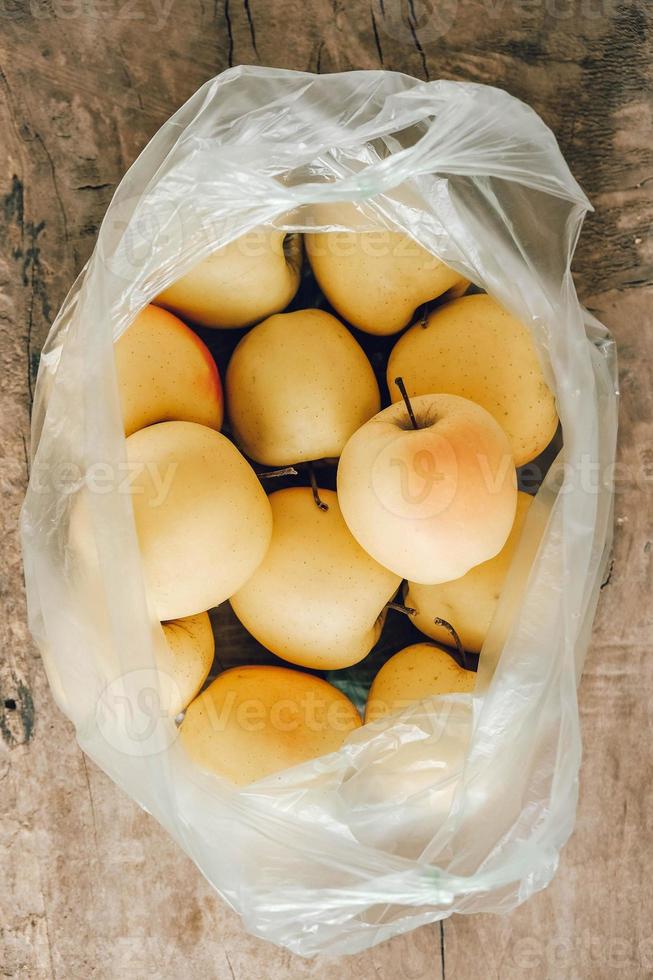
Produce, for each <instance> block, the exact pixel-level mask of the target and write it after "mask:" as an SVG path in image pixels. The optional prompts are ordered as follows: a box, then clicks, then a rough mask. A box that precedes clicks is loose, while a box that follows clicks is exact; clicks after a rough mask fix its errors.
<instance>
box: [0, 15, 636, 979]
mask: <svg viewBox="0 0 653 980" xmlns="http://www.w3.org/2000/svg"><path fill="white" fill-rule="evenodd" d="M432 6H433V3H432V2H431V0H428V2H427V0H408V4H407V5H406V4H400V3H399V0H385V2H384V0H371V2H370V0H365V2H363V0H349V2H348V3H345V2H343V0H303V2H300V0H242V2H241V0H216V2H215V4H213V3H205V2H204V0H178V2H177V4H175V5H173V3H172V0H31V2H30V3H28V2H27V0H3V2H2V3H1V4H0V24H1V26H2V33H1V36H0V88H1V92H2V95H1V98H0V119H1V124H2V130H1V132H2V146H1V149H0V154H1V158H2V168H1V170H0V197H1V198H2V206H1V207H0V234H1V236H2V244H3V247H2V253H1V258H0V331H1V336H2V348H1V350H2V360H1V362H0V363H1V368H2V394H1V396H0V398H1V402H0V405H1V418H0V425H1V431H2V455H3V469H2V487H3V506H2V512H1V513H0V523H1V530H2V542H3V551H2V556H3V575H2V585H1V596H0V602H1V603H2V612H1V614H0V629H1V630H2V640H3V642H2V651H3V657H2V664H1V665H0V735H1V736H2V737H1V739H0V788H1V793H2V795H1V797H0V799H1V801H2V811H3V819H2V829H1V843H2V858H1V860H2V864H3V872H2V880H3V887H2V891H1V897H0V929H1V930H2V932H3V939H2V943H1V946H2V953H0V955H1V956H2V957H3V960H4V961H3V964H2V966H3V969H2V975H3V976H9V977H16V978H20V980H37V978H42V977H43V978H46V977H47V978H50V977H56V978H61V980H73V978H78V977H79V978H84V980H89V978H92V977H102V978H104V977H107V978H113V977H116V978H117V977H120V978H123V977H127V978H131V977H134V978H138V980H140V978H144V977H150V976H151V977H157V978H168V977H170V978H172V977H183V978H184V980H193V978H195V977H197V978H200V977H202V978H206V977H212V978H214V977H215V978H218V980H282V978H283V980H286V978H293V980H299V978H311V977H312V978H318V977H319V978H320V980H331V978H334V980H335V978H339V980H372V978H376V980H426V978H428V980H436V978H441V977H444V976H446V977H447V978H448V980H449V978H456V980H468V978H470V980H471V978H483V980H493V978H500V980H512V978H515V980H517V978H519V980H521V978H524V977H525V978H541V980H545V978H546V980H567V978H568V980H572V978H573V980H576V978H584V980H585V978H587V980H614V978H618V977H624V978H628V980H632V978H636V977H650V976H653V916H652V915H651V908H652V906H653V887H652V885H651V872H652V871H653V866H652V860H651V839H652V838H651V835H652V832H653V818H652V816H651V814H653V792H652V789H651V786H652V780H651V768H650V766H651V755H650V739H651V715H650V707H649V705H650V701H651V698H652V697H653V657H652V656H651V650H650V646H651V639H652V636H653V630H652V625H653V612H652V611H651V608H652V607H651V602H650V599H651V590H652V587H653V551H652V549H651V540H652V539H653V503H652V501H653V495H652V494H651V488H652V481H653V448H651V447H652V446H653V395H652V387H651V352H652V344H653V340H652V334H651V328H652V326H653V324H652V323H651V299H652V298H653V289H652V288H651V279H652V275H651V238H650V228H651V222H652V217H653V215H652V210H653V205H652V199H651V193H650V190H651V186H653V183H652V181H653V177H652V173H653V171H652V169H651V151H650V147H651V126H650V119H651V101H650V88H649V87H648V86H650V81H651V69H650V67H649V60H650V52H648V51H647V48H646V46H645V40H644V31H645V27H646V23H645V10H646V3H645V2H644V0H642V2H639V3H638V2H620V0H543V2H541V3H526V2H518V0H507V2H505V3H500V2H495V0H483V2H476V0H459V2H458V3H456V2H455V0H444V2H440V3H438V4H437V9H436V13H435V14H434V13H430V12H429V10H430V7H432ZM647 55H648V56H649V57H648V58H647ZM252 62H255V63H256V62H257V63H260V64H268V65H280V66H284V67H288V68H298V69H307V70H313V71H316V70H317V71H321V72H331V71H340V70H346V69H349V68H376V67H379V66H383V67H385V68H388V69H398V70H402V71H405V72H408V73H411V74H415V75H418V76H420V77H429V78H437V77H446V78H453V79H469V80H473V81H480V82H490V83H493V84H496V85H499V86H502V87H504V88H506V89H508V90H509V91H510V92H512V93H513V94H515V95H517V96H519V97H521V98H523V99H525V100H526V101H528V102H530V103H531V104H532V105H533V106H534V107H535V108H536V109H537V110H538V111H539V112H540V113H541V115H542V116H543V117H544V119H545V120H546V121H547V122H548V123H549V125H550V126H551V127H552V128H553V130H554V131H555V133H556V134H557V136H558V139H559V141H560V144H561V146H562V149H563V151H564V153H565V154H566V156H567V159H568V160H569V162H570V164H571V167H572V170H573V171H574V173H575V174H576V176H577V177H578V179H579V180H580V183H581V184H582V186H583V187H584V189H585V190H586V191H587V192H588V194H589V196H590V198H591V199H592V201H593V203H594V205H595V208H596V212H595V214H593V215H592V216H591V217H590V218H589V219H588V221H587V223H586V227H585V230H584V233H583V237H582V240H581V242H580V246H579V248H578V253H577V259H576V278H577V283H578V288H579V292H580V295H581V298H582V299H583V301H584V302H585V303H586V305H588V306H589V307H590V308H591V309H592V310H594V311H595V312H596V313H597V315H598V316H599V317H600V318H601V319H602V320H604V322H605V323H607V324H608V326H609V327H610V328H611V329H612V330H613V331H614V333H615V335H616V337H617V340H618V342H619V352H620V358H621V379H622V394H623V400H622V411H621V445H620V469H619V471H618V474H617V475H618V490H619V492H618V495H617V500H616V518H617V528H616V542H615V563H614V570H613V573H612V577H611V580H610V583H609V585H608V586H607V587H606V589H605V590H604V593H603V597H602V601H601V605H600V610H599V615H598V619H597V623H596V629H595V633H594V640H593V644H592V648H591V651H590V654H589V656H588V660H587V666H586V671H585V676H584V679H583V682H582V687H581V714H582V721H583V733H584V744H585V758H584V762H583V770H582V779H581V801H580V808H579V814H578V823H577V827H576V832H575V834H574V836H573V839H572V840H571V842H570V844H569V845H568V846H567V848H566V849H565V851H564V853H563V855H562V861H561V867H560V870H559V873H558V875H557V878H556V879H555V881H554V883H553V884H552V885H551V887H550V888H549V889H548V890H547V891H545V892H544V893H541V894H539V895H538V896H536V897H535V898H534V899H533V900H532V901H530V902H528V903H527V904H526V905H524V906H522V907H521V908H520V909H518V910H517V911H516V912H515V913H513V914H512V915H510V916H509V917H507V918H495V917H491V916H477V917H454V918H452V919H449V920H447V921H446V922H445V923H444V924H443V926H442V927H441V926H440V925H434V926H430V927H426V928H423V929H421V930H419V931H417V932H415V933H412V934H410V935H409V936H407V937H404V938H398V939H396V940H393V941H392V942H390V943H387V944H385V945H384V946H381V947H379V948H377V949H374V950H372V951H371V952H369V953H366V954H364V955H360V956H356V957H353V958H351V959H346V960H338V961H333V960H332V961H325V960H319V961H312V962H310V961H303V960H301V959H298V958H296V957H294V956H292V955H290V954H288V953H285V952H282V951H280V950H278V949H275V948H272V947H269V946H267V945H266V944H264V943H263V942H260V941H258V940H255V939H252V938H250V937H248V936H247V935H246V933H245V931H244V929H243V927H242V926H241V924H240V922H239V920H238V918H237V917H236V916H235V915H234V914H232V913H231V912H230V911H228V910H227V909H226V907H225V906H224V905H223V904H222V903H221V902H220V900H219V899H218V898H217V897H216V896H215V895H214V894H213V893H212V891H211V889H210V888H209V886H208V885H207V884H206V883H205V882H204V880H203V879H202V878H201V876H200V874H199V873H198V871H197V870H196V869H195V867H194V866H193V865H192V864H191V862H190V861H189V860H188V859H187V858H186V857H185V856H184V855H183V854H182V853H181V852H180V851H179V850H178V849H177V847H176V846H175V845H173V844H172V842H171V841H170V840H169V839H168V838H167V837H166V835H165V833H164V832H163V831H162V830H161V829H160V828H159V827H158V826H157V825H156V824H155V823H154V822H153V821H152V820H150V818H149V817H147V816H146V815H145V814H144V813H142V812H140V811H139V810H138V809H137V807H136V806H135V805H134V804H133V803H132V802H131V801H130V800H128V799H126V798H125V797H124V796H123V795H122V793H121V792H120V791H119V790H118V789H117V788H116V787H115V786H114V785H113V784H112V783H111V782H110V781H109V780H108V779H107V778H106V777H105V776H104V775H103V774H102V773H101V772H99V771H98V770H97V769H96V768H95V767H94V766H93V765H92V764H91V763H90V762H89V761H88V760H86V759H85V758H84V756H83V755H82V754H81V753H80V752H79V750H78V749H77V748H76V745H75V742H74V738H73V730H72V727H71V725H70V724H69V723H68V722H67V721H66V720H65V719H64V718H63V717H62V715H61V714H60V713H59V712H58V710H57V709H56V708H55V707H54V705H53V703H52V700H51V697H50V694H49V691H48V687H47V683H46V680H45V676H44V672H43V668H42V666H41V662H40V658H39V655H38V652H37V651H36V649H35V648H34V645H33V644H32V643H31V642H30V639H29V637H28V634H27V629H26V626H25V600H24V594H23V588H22V580H21V563H20V555H19V548H18V540H17V534H16V521H17V517H18V508H19V505H20V502H21V499H22V495H23V492H24V487H25V480H26V475H27V451H26V444H27V440H28V432H29V429H28V420H29V411H30V399H31V394H32V388H33V383H34V378H35V372H36V367H37V363H38V356H39V350H40V347H41V345H42V343H43V340H44V338H45V336H46V333H47V330H48V326H49V324H50V321H51V319H52V317H53V316H54V314H55V312H56V310H57V309H58V307H59V305H60V303H61V301H62V299H63V297H64V295H65V293H66V291H67V289H68V287H69V285H70V284H71V282H72V281H73V279H74V277H75V275H76V274H77V273H78V272H79V270H80V268H81V267H82V265H83V263H84V261H85V260H86V258H87V256H88V255H89V253H90V251H91V249H92V247H93V243H94V240H95V236H96V234H97V230H98V226H99V223H100V221H101V218H102V215H103V213H104V211H105V209H106V207H107V205H108V203H109V200H110V198H111V195H112V193H113V190H114V188H115V186H116V184H117V183H118V181H119V179H120V177H121V176H122V174H123V173H124V172H125V170H126V169H127V167H128V166H129V165H130V163H131V162H132V161H133V159H134V158H135V156H136V155H137V153H138V152H139V150H140V149H141V147H143V146H144V145H145V143H146V142H147V140H148V139H149V138H150V137H151V136H152V134H153V133H154V132H155V131H156V130H157V129H158V127H159V126H160V125H161V124H162V123H163V121H164V120H165V119H166V118H167V117H168V115H169V114H170V113H171V112H172V111H173V110H174V109H176V108H177V107H178V106H179V105H180V104H181V103H182V102H183V101H184V100H185V99H186V98H187V97H188V96H190V95H191V94H192V92H193V91H194V90H195V89H196V88H197V87H198V86H199V85H200V84H201V83H202V82H203V81H205V80H206V79H207V78H210V77H211V76H213V75H215V74H217V73H218V72H220V71H222V70H223V69H225V68H226V67H227V66H228V65H232V64H237V63H252ZM3 705H4V707H3ZM647 766H648V769H647Z"/></svg>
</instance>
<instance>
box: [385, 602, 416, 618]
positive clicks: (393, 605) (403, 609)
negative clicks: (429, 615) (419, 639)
mask: <svg viewBox="0 0 653 980" xmlns="http://www.w3.org/2000/svg"><path fill="white" fill-rule="evenodd" d="M385 608H386V609H394V611H395V612H400V613H403V614H404V616H414V615H415V614H416V613H417V610H416V609H411V607H410V606H404V605H402V603H401V602H386V605H385Z"/></svg>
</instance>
